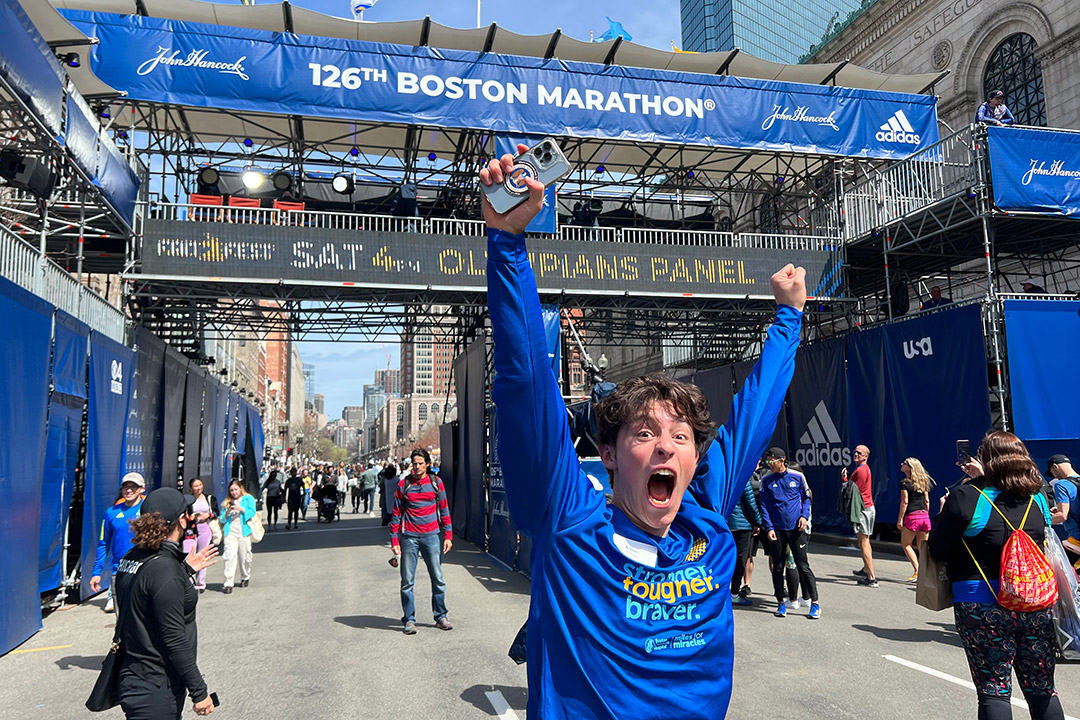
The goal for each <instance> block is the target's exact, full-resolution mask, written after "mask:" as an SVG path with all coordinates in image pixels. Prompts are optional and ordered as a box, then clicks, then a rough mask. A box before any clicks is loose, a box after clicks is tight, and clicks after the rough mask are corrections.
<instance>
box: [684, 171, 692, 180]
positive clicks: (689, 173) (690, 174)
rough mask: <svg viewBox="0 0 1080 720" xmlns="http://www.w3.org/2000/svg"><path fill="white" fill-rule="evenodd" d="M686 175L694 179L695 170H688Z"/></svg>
mask: <svg viewBox="0 0 1080 720" xmlns="http://www.w3.org/2000/svg"><path fill="white" fill-rule="evenodd" d="M686 177H688V178H691V179H692V178H693V177H694V171H693V170H687V171H686Z"/></svg>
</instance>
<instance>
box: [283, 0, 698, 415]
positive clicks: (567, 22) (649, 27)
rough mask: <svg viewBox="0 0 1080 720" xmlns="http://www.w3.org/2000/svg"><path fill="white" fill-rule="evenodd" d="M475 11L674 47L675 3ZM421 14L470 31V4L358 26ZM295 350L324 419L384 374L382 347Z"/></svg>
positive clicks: (386, 5)
mask: <svg viewBox="0 0 1080 720" xmlns="http://www.w3.org/2000/svg"><path fill="white" fill-rule="evenodd" d="M293 4H294V5H299V6H301V7H305V8H308V9H311V10H316V11H318V12H321V13H325V14H327V15H336V16H339V17H351V14H350V12H349V2H348V0H293ZM480 10H481V13H480V17H481V23H482V24H483V25H485V26H486V25H489V24H491V23H492V22H497V23H498V24H499V26H500V27H504V28H506V29H508V30H512V31H514V32H516V33H521V34H523V35H543V34H547V33H550V32H553V31H554V30H555V29H557V28H561V29H562V31H563V33H564V34H566V35H569V36H570V37H574V38H577V39H579V40H588V39H589V32H590V31H592V32H595V33H596V35H597V36H599V35H600V34H601V33H603V32H604V31H605V30H607V28H608V23H607V19H606V17H605V16H607V17H610V18H611V19H612V20H615V21H617V22H621V23H622V24H623V27H624V28H625V29H626V31H627V32H628V33H630V35H631V36H633V38H634V42H635V43H638V44H641V45H648V46H650V47H655V48H660V49H663V50H670V49H671V41H672V40H674V41H675V42H676V44H680V45H681V39H680V37H681V34H680V29H679V3H678V0H660V2H643V1H642V0H622V1H621V2H616V1H615V0H591V2H582V0H543V2H523V1H522V0H481V5H480ZM427 15H430V16H431V19H432V20H433V21H435V22H438V23H440V24H442V25H446V26H449V27H459V28H471V27H475V26H476V1H475V0H380V2H379V3H378V4H377V5H375V7H374V8H372V9H371V10H368V11H367V12H366V13H365V14H364V19H365V20H368V21H372V22H396V21H400V20H418V19H422V18H423V17H424V16H427ZM298 347H299V349H300V356H301V357H302V358H303V360H304V362H305V363H310V364H313V365H314V366H315V391H316V392H319V393H322V394H323V395H325V396H326V413H327V415H329V416H330V417H331V418H335V417H339V416H340V414H341V408H342V407H344V406H345V405H359V404H361V403H362V402H363V392H364V384H365V383H370V382H371V381H372V378H373V376H374V374H375V370H376V369H378V368H384V367H386V354H385V351H384V349H383V345H381V344H370V343H355V342H315V341H304V342H300V343H298ZM385 347H386V350H388V351H389V352H390V357H391V360H392V364H393V367H398V365H399V362H398V361H399V358H400V350H399V348H398V346H397V345H396V344H387V345H386V346H385Z"/></svg>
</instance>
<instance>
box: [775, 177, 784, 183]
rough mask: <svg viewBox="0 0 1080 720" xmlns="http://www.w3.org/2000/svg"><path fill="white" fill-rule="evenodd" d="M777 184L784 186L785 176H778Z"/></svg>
mask: <svg viewBox="0 0 1080 720" xmlns="http://www.w3.org/2000/svg"><path fill="white" fill-rule="evenodd" d="M776 184H777V185H783V184H784V176H783V175H777V176H776Z"/></svg>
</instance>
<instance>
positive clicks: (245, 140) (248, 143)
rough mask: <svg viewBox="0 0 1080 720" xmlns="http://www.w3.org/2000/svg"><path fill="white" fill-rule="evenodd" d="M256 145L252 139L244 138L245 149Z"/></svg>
mask: <svg viewBox="0 0 1080 720" xmlns="http://www.w3.org/2000/svg"><path fill="white" fill-rule="evenodd" d="M254 144H255V143H253V142H252V141H251V138H244V147H251V146H252V145H254Z"/></svg>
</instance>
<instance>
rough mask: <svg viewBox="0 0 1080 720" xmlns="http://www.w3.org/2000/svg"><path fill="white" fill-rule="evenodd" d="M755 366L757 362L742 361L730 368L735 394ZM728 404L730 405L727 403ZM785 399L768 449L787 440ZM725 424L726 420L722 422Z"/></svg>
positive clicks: (725, 413) (725, 411)
mask: <svg viewBox="0 0 1080 720" xmlns="http://www.w3.org/2000/svg"><path fill="white" fill-rule="evenodd" d="M756 364H757V360H744V361H743V362H739V363H735V364H734V365H732V366H731V371H732V375H733V376H734V377H733V379H734V381H735V393H736V394H738V393H740V392H742V388H743V385H744V384H746V378H748V377H750V373H751V372H753V371H754V365H756ZM729 404H730V403H729ZM786 405H787V398H786V397H785V399H784V404H783V405H781V406H780V412H779V413H778V414H777V416H776V427H775V428H773V434H772V437H771V438H769V445H768V447H775V446H780V445H783V444H785V443H786V442H787V439H788V428H787V407H786ZM730 412H731V408H730V407H729V408H727V409H726V410H724V415H725V417H726V416H727V415H728V414H729V413H730ZM724 422H727V420H724Z"/></svg>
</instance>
